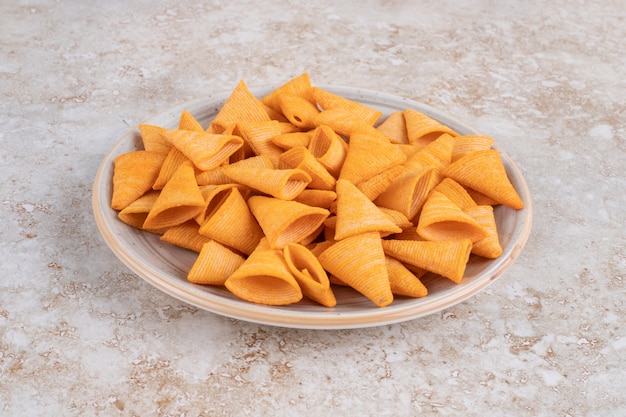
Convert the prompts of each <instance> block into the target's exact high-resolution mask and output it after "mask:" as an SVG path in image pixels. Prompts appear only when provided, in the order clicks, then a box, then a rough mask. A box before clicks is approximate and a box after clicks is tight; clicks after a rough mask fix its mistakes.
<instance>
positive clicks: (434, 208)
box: [417, 191, 487, 242]
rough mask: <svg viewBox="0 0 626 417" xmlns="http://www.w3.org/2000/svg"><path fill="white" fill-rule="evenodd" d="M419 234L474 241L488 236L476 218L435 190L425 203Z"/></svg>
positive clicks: (418, 228)
mask: <svg viewBox="0 0 626 417" xmlns="http://www.w3.org/2000/svg"><path fill="white" fill-rule="evenodd" d="M417 234H419V235H420V236H422V237H423V238H424V239H427V240H459V239H470V240H471V241H472V242H477V241H479V240H481V239H483V238H485V237H486V236H487V232H486V231H485V229H484V228H483V227H482V226H481V225H480V224H478V223H477V222H476V220H474V219H473V218H472V217H471V216H470V215H468V214H466V213H465V212H464V211H463V210H461V208H460V207H459V206H457V205H455V204H454V203H453V202H452V201H450V199H449V198H448V197H446V195H445V194H443V193H441V192H439V191H433V192H432V193H431V194H430V196H429V197H428V199H427V200H426V202H425V203H424V207H423V208H422V212H421V214H420V217H419V223H418V224H417Z"/></svg>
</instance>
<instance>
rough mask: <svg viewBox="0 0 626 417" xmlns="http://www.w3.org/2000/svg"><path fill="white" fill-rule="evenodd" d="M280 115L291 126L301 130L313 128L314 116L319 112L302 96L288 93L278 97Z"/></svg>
mask: <svg viewBox="0 0 626 417" xmlns="http://www.w3.org/2000/svg"><path fill="white" fill-rule="evenodd" d="M278 102H279V104H280V111H281V113H282V114H283V115H284V116H285V117H286V118H287V120H289V122H291V124H293V125H294V126H297V127H299V128H302V129H311V128H314V127H315V116H317V114H318V113H319V112H320V111H319V109H318V108H317V106H315V104H313V103H311V102H310V101H308V100H307V99H306V98H304V97H302V96H298V95H296V94H289V93H280V94H279V95H278Z"/></svg>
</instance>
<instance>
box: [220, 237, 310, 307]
mask: <svg viewBox="0 0 626 417" xmlns="http://www.w3.org/2000/svg"><path fill="white" fill-rule="evenodd" d="M224 285H225V286H226V288H228V289H229V290H230V291H231V292H232V293H233V294H235V295H236V296H237V297H239V298H241V299H244V300H246V301H251V302H253V303H258V304H267V305H287V304H292V303H297V302H298V301H300V300H301V299H302V290H301V289H300V286H299V285H298V283H297V282H296V279H295V278H294V276H293V274H292V273H291V272H290V271H289V267H288V266H287V263H286V262H285V259H284V257H283V254H282V250H278V249H271V248H270V247H269V245H268V244H267V243H266V242H263V241H262V242H261V243H260V244H259V246H258V247H257V248H256V249H255V250H254V252H252V253H251V254H250V256H249V257H248V258H247V259H246V260H245V261H244V263H243V264H241V266H240V267H239V268H238V269H237V270H236V271H235V272H233V274H232V275H231V276H230V277H229V278H228V279H227V280H226V282H225V283H224Z"/></svg>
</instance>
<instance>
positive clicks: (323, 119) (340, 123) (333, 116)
mask: <svg viewBox="0 0 626 417" xmlns="http://www.w3.org/2000/svg"><path fill="white" fill-rule="evenodd" d="M314 122H315V126H328V127H330V128H331V129H333V131H334V132H335V133H337V134H338V135H341V136H343V137H346V138H350V137H351V136H352V135H353V134H354V133H356V132H364V133H369V134H371V135H376V136H379V137H381V138H385V139H386V137H385V136H384V135H383V134H382V133H380V132H379V131H377V130H376V128H374V127H373V126H372V125H370V124H369V123H367V122H366V121H365V120H363V119H361V118H360V117H358V116H357V115H355V114H354V113H351V112H350V110H348V109H345V108H334V109H327V110H322V111H321V112H319V113H318V114H317V115H316V116H315V120H314ZM387 140H388V139H387Z"/></svg>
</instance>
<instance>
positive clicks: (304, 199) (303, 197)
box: [293, 188, 337, 209]
mask: <svg viewBox="0 0 626 417" xmlns="http://www.w3.org/2000/svg"><path fill="white" fill-rule="evenodd" d="M335 200H337V193H336V192H334V191H327V190H314V189H309V188H305V189H304V190H302V192H301V193H300V194H298V195H297V196H296V197H295V198H294V199H293V201H297V202H298V203H302V204H306V205H307V206H313V207H321V208H324V209H330V207H331V205H332V204H333V203H334V202H335Z"/></svg>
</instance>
